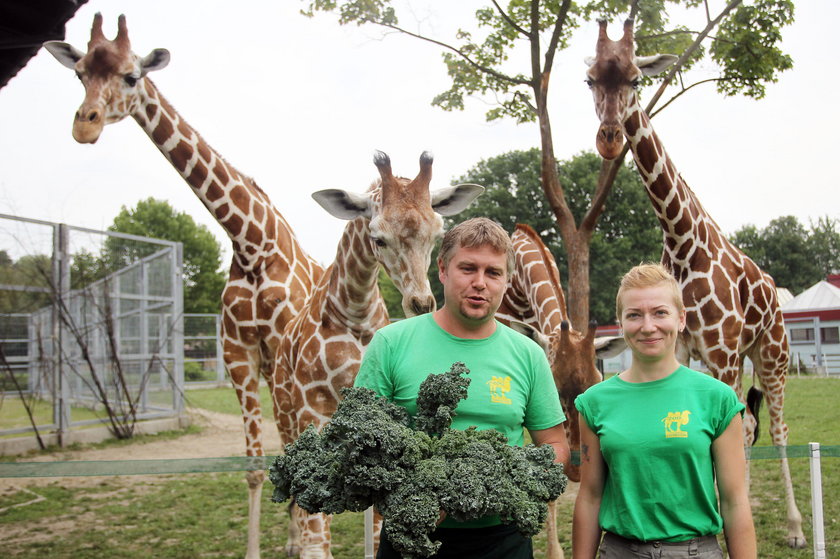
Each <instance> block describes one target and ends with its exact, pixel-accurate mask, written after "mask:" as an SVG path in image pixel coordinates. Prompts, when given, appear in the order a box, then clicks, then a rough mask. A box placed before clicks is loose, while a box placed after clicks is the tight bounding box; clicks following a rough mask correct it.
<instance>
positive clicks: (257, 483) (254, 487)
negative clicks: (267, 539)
mask: <svg viewBox="0 0 840 559" xmlns="http://www.w3.org/2000/svg"><path fill="white" fill-rule="evenodd" d="M245 479H246V480H247V481H248V548H247V550H246V551H245V559H260V505H261V498H262V486H263V482H264V481H265V472H262V471H260V470H258V471H253V472H247V473H246V474H245Z"/></svg>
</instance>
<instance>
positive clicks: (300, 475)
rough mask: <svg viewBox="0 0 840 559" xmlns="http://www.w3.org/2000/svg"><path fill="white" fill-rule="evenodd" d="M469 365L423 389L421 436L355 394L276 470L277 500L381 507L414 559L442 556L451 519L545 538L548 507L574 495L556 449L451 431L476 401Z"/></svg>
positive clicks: (364, 393) (385, 408)
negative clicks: (463, 408)
mask: <svg viewBox="0 0 840 559" xmlns="http://www.w3.org/2000/svg"><path fill="white" fill-rule="evenodd" d="M462 374H469V370H468V369H467V368H466V367H465V366H464V364H463V363H455V364H453V365H452V368H451V369H450V370H449V372H446V373H443V374H440V375H434V374H433V375H429V377H428V378H427V379H426V380H424V381H423V383H422V384H421V385H420V390H419V393H418V397H417V416H416V417H415V420H414V426H413V428H412V425H411V420H410V418H409V417H408V414H407V413H406V411H405V410H404V409H403V408H401V407H399V406H396V405H394V404H392V403H390V402H388V401H387V400H385V399H384V398H380V397H377V396H376V394H375V393H374V392H373V391H371V390H368V389H366V388H347V389H344V391H343V396H344V399H343V400H342V401H341V402H340V403H339V405H338V409H337V410H336V412H335V414H333V416H332V419H331V421H330V423H328V424H327V425H326V426H324V428H323V429H322V431H321V432H320V433H319V432H318V431H317V430H316V429H315V428H314V427H313V426H310V427H309V428H307V429H306V430H305V431H304V432H303V434H301V436H300V437H299V438H298V440H297V441H295V442H294V443H292V444H289V445H287V446H286V452H285V454H284V455H282V456H279V457H278V458H277V459H276V460H275V462H274V463H273V464H272V465H271V467H270V468H269V474H268V475H269V479H270V480H271V482H272V483H273V484H274V486H275V488H274V494H273V495H272V500H273V501H275V502H283V501H285V500H286V499H288V498H290V497H293V498H294V499H295V501H296V503H297V504H298V505H299V506H300V507H301V508H303V509H304V510H307V511H310V512H324V513H328V514H335V513H341V512H344V511H361V510H364V509H366V508H368V507H369V506H371V505H373V506H375V507H376V508H377V509H378V510H379V512H380V513H381V514H382V517H383V522H384V530H386V531H387V533H388V538H389V540H390V541H391V543H392V544H393V546H394V548H396V549H397V550H398V551H399V552H400V553H402V554H403V556H404V557H406V558H409V559H411V558H415V557H428V556H430V555H433V554H434V553H435V552H436V551H437V549H438V548H439V547H440V543H439V542H433V541H432V540H431V539H430V538H429V535H430V534H431V533H432V532H433V531H434V529H435V527H436V525H437V522H438V519H439V513H440V511H441V510H444V511H446V513H447V515H448V516H450V517H452V518H454V519H455V520H458V521H465V520H471V519H476V518H480V517H483V516H488V515H499V516H500V517H501V520H502V522H505V523H513V524H515V525H516V526H517V528H518V530H519V531H520V532H521V533H522V534H524V535H527V536H532V535H534V534H536V533H538V532H539V531H540V529H541V528H542V525H543V523H544V522H545V517H546V514H547V502H548V501H550V500H552V499H556V498H557V497H558V496H559V495H560V494H561V493H562V492H563V491H564V490H565V488H566V476H565V475H564V474H563V467H562V466H561V465H559V464H554V463H553V460H554V452H553V450H552V449H551V447H550V446H542V447H535V446H533V445H528V446H527V447H525V448H521V447H513V446H509V445H508V444H507V439H506V438H505V436H504V435H502V434H501V433H499V432H498V431H495V430H484V431H478V430H476V429H475V428H474V427H470V428H469V429H467V430H465V431H456V430H452V429H450V428H449V426H450V424H451V422H452V416H453V415H455V411H454V410H455V407H456V406H457V405H458V402H460V401H461V400H462V399H464V398H466V397H467V387H468V386H469V382H470V379H469V378H466V377H463V376H462Z"/></svg>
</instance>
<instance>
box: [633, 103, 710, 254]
mask: <svg viewBox="0 0 840 559" xmlns="http://www.w3.org/2000/svg"><path fill="white" fill-rule="evenodd" d="M634 106H635V110H634V111H633V112H631V113H630V115H629V116H628V117H627V119H625V121H624V123H623V127H624V135H625V137H626V138H627V141H628V142H629V144H630V149H631V150H632V152H633V158H634V159H635V161H636V166H637V168H638V169H639V174H640V175H641V177H642V181H643V182H644V184H645V190H646V191H647V194H648V197H649V198H650V200H651V202H652V203H653V210H654V212H656V217H657V218H658V219H659V222H660V224H661V226H662V232H663V235H664V239H665V250H666V251H667V252H668V254H669V255H670V257H671V261H672V262H685V263H687V262H688V258H689V256H691V253H692V252H693V249H694V248H695V246H696V245H695V243H697V242H698V240H708V239H709V236H710V235H711V234H713V233H719V232H720V228H719V227H718V226H717V224H716V223H715V221H714V220H713V219H712V218H711V216H709V214H708V213H706V210H705V209H704V208H703V206H702V205H701V204H700V201H699V200H698V199H697V197H696V196H695V195H694V192H692V190H691V188H689V186H688V184H686V182H685V180H683V178H682V176H680V174H679V172H678V171H677V168H676V166H675V165H674V162H673V161H672V160H671V158H670V157H669V156H668V153H667V152H666V151H665V147H664V146H663V145H662V141H661V140H660V139H659V136H658V135H657V134H656V131H655V130H654V128H653V124H652V123H651V121H650V118H649V117H648V115H647V113H645V111H644V110H643V109H642V107H641V105H639V102H638V98H637V99H636V100H635V102H634Z"/></svg>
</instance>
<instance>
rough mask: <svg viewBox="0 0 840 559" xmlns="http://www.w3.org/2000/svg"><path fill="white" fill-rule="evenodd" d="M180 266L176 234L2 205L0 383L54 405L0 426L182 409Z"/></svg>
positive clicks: (117, 420)
mask: <svg viewBox="0 0 840 559" xmlns="http://www.w3.org/2000/svg"><path fill="white" fill-rule="evenodd" d="M182 269H183V256H182V247H181V244H180V243H175V242H171V241H164V240H160V239H152V238H147V237H139V236H136V235H127V234H122V233H115V232H107V231H96V230H92V229H86V228H81V227H73V226H69V225H66V224H59V223H52V222H46V221H41V220H35V219H27V218H21V217H17V216H8V215H2V214H0V307H2V308H0V350H2V351H0V357H2V358H5V360H3V359H0V365H5V366H4V367H3V368H4V369H5V371H0V375H2V376H0V378H2V379H4V381H5V382H4V383H3V386H2V388H3V389H4V391H9V390H14V391H17V392H20V393H21V400H23V399H24V398H23V396H24V393H25V394H26V395H28V396H29V397H37V398H41V399H45V400H48V401H50V402H52V407H53V413H52V422H51V423H46V424H44V423H41V424H39V425H35V426H34V427H33V426H31V425H30V426H26V427H18V428H13V429H6V430H3V431H2V432H0V434H2V435H6V434H18V433H29V432H33V431H34V432H35V433H36V435H37V434H38V432H39V431H42V430H43V431H53V432H55V433H56V435H57V438H58V442H59V444H63V442H64V440H65V439H66V438H67V435H68V433H69V432H70V430H71V429H72V428H78V427H82V426H87V425H91V424H97V423H104V424H107V425H108V426H109V428H111V429H112V431H119V430H120V429H121V428H123V427H125V428H127V429H128V430H129V432H130V431H131V430H132V429H133V425H134V422H136V421H137V420H142V419H152V418H160V417H172V416H177V415H179V414H181V413H182V412H183V409H184V400H183V388H184V377H183V374H184V373H183V367H184V364H183V363H184V361H183V355H184V352H183V347H184V342H183V334H184V326H183V276H182ZM22 332H25V334H23V333H22ZM77 414H78V415H79V416H80V417H75V415H77ZM115 434H116V433H115Z"/></svg>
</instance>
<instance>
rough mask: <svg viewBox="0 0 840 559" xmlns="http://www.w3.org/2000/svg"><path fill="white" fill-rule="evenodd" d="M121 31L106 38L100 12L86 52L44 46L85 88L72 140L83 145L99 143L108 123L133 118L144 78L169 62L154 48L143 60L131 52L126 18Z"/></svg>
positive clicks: (52, 43)
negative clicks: (111, 38) (132, 114)
mask: <svg viewBox="0 0 840 559" xmlns="http://www.w3.org/2000/svg"><path fill="white" fill-rule="evenodd" d="M118 28H119V30H118V32H117V37H116V39H114V40H113V41H110V40H108V39H106V38H105V35H104V34H103V33H102V14H99V13H97V14H96V15H95V16H94V18H93V27H92V28H91V31H90V41H89V42H88V49H87V53H83V52H81V51H80V50H78V49H76V48H75V47H73V46H72V45H70V44H68V43H64V42H61V41H48V42H46V43H44V48H46V49H47V50H48V51H49V52H50V54H52V55H53V56H54V57H55V58H56V59H57V60H58V61H59V62H61V63H62V64H63V65H64V66H66V67H67V68H70V69H71V70H74V71H75V72H76V76H78V78H79V80H81V82H82V85H83V86H84V87H85V99H84V101H83V102H82V104H81V106H80V107H79V109H78V110H77V111H76V116H75V119H74V120H73V138H75V139H76V141H77V142H79V143H82V144H92V143H94V142H96V140H98V139H99V135H100V134H101V133H102V128H103V127H104V126H105V125H106V124H111V123H112V122H117V121H119V120H122V119H123V118H125V117H126V116H128V115H130V114H131V113H132V112H133V111H134V110H135V109H136V107H137V106H138V103H139V101H138V88H140V87H142V82H143V77H144V76H145V75H146V74H147V73H149V72H151V71H152V70H160V69H161V68H163V67H165V66H166V65H167V64H168V63H169V51H167V50H166V49H154V50H153V51H152V52H151V53H149V54H148V55H147V56H145V57H143V58H140V57H139V56H137V55H136V54H134V53H133V52H131V43H130V42H129V40H128V29H127V28H126V25H125V16H124V15H121V16H120V17H119V25H118Z"/></svg>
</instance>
